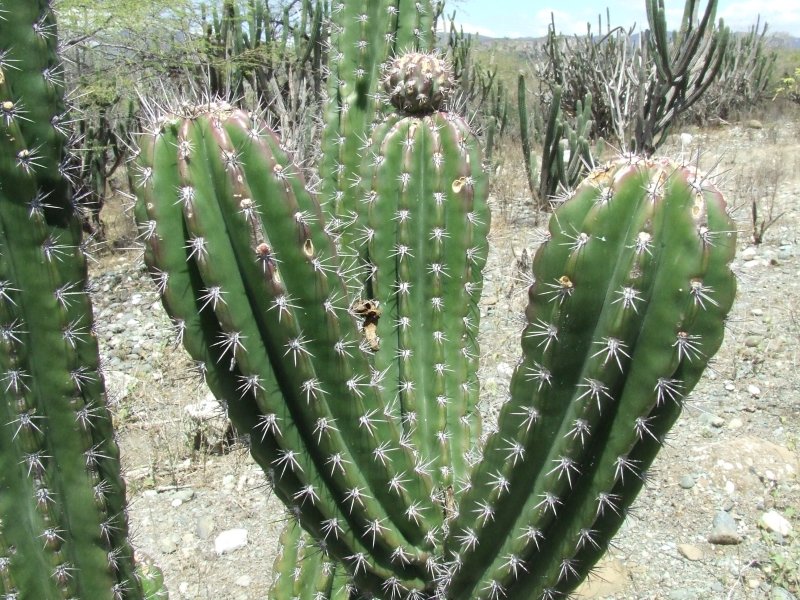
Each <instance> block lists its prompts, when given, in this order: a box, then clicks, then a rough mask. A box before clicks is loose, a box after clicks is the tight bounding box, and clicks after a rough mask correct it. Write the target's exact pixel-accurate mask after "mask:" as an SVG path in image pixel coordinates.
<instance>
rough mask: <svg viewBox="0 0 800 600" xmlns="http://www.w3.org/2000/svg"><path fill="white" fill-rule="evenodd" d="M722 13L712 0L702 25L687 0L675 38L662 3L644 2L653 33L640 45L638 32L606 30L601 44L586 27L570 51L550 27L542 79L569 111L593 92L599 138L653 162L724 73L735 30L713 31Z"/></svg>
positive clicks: (694, 2)
mask: <svg viewBox="0 0 800 600" xmlns="http://www.w3.org/2000/svg"><path fill="white" fill-rule="evenodd" d="M716 7H717V1H716V0H708V2H707V3H706V7H705V10H704V11H703V13H702V16H701V18H700V19H699V20H697V16H698V8H699V7H698V1H697V0H686V2H685V5H684V12H683V18H682V20H681V28H680V30H679V31H678V32H676V33H675V34H674V35H669V33H668V31H667V21H666V16H665V10H664V2H663V0H646V8H647V20H648V26H649V29H646V30H644V31H643V32H642V34H641V36H639V40H638V43H634V40H633V29H630V30H628V31H627V32H626V31H624V30H622V29H621V28H619V27H617V28H614V29H611V28H610V26H608V31H607V33H606V34H605V35H603V36H601V37H598V36H596V35H594V34H592V31H591V29H590V28H588V27H587V34H586V36H583V37H581V38H576V40H575V42H574V43H573V44H572V45H570V43H569V42H567V41H564V42H563V43H562V42H561V41H560V40H559V39H558V38H557V36H556V35H555V24H551V27H550V30H549V32H548V39H547V44H546V49H545V53H546V57H545V67H544V69H543V70H542V71H541V72H540V73H539V75H540V78H542V79H544V80H546V81H547V83H548V84H549V85H550V87H551V88H552V87H553V86H555V85H560V86H562V88H563V89H564V92H565V99H566V100H567V106H570V105H573V104H576V103H577V101H578V100H579V99H581V98H584V97H585V96H586V94H587V93H591V95H592V98H593V100H594V104H593V108H592V114H593V121H594V123H595V128H596V132H597V134H598V135H602V136H604V137H606V138H608V139H612V140H614V142H615V143H616V144H618V145H619V147H621V148H622V149H623V150H625V151H632V152H637V153H640V154H647V155H652V154H653V153H654V152H655V151H656V150H657V149H658V148H659V147H660V146H661V145H662V144H663V143H664V141H665V140H666V138H667V136H668V134H669V131H670V128H671V126H672V125H673V124H674V123H675V121H676V119H677V118H678V117H679V116H680V115H681V114H682V113H684V112H685V111H687V110H688V109H689V108H691V107H692V106H693V105H694V104H695V103H696V102H697V101H698V100H699V99H700V98H701V97H702V95H703V94H704V93H705V92H706V90H707V89H708V88H709V86H710V85H711V84H712V83H713V82H714V81H715V80H716V79H717V77H718V76H719V74H720V72H721V68H722V64H723V61H724V59H725V56H726V50H727V48H728V46H729V39H730V31H729V30H728V29H727V28H726V27H725V25H724V23H723V22H722V21H721V20H720V22H719V24H718V25H717V26H715V25H714V17H715V14H716ZM599 32H600V27H599V26H598V33H599Z"/></svg>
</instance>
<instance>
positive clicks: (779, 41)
mask: <svg viewBox="0 0 800 600" xmlns="http://www.w3.org/2000/svg"><path fill="white" fill-rule="evenodd" d="M465 33H468V32H465ZM638 35H639V34H634V39H638ZM734 35H747V32H736V33H734ZM567 37H571V36H567ZM545 39H546V36H541V37H520V38H508V37H501V38H493V37H489V36H486V35H480V34H473V36H472V40H473V43H474V44H476V45H477V47H478V48H480V49H483V50H486V49H489V48H494V49H498V46H500V47H501V48H506V49H513V50H523V49H525V48H530V47H533V46H537V45H539V44H541V43H543V42H544V41H545ZM767 39H768V40H769V46H770V47H772V48H775V49H785V50H796V49H800V37H795V36H792V35H789V34H788V33H768V34H767Z"/></svg>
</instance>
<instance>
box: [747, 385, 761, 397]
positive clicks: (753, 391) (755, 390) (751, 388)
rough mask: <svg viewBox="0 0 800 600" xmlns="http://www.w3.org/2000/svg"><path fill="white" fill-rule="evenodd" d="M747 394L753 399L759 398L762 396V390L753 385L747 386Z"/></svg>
mask: <svg viewBox="0 0 800 600" xmlns="http://www.w3.org/2000/svg"><path fill="white" fill-rule="evenodd" d="M747 393H748V394H750V395H751V396H752V397H753V398H758V397H759V396H761V388H760V387H758V386H757V385H753V384H752V383H751V384H750V385H748V386H747Z"/></svg>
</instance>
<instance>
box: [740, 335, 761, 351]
mask: <svg viewBox="0 0 800 600" xmlns="http://www.w3.org/2000/svg"><path fill="white" fill-rule="evenodd" d="M760 343H761V336H760V335H748V336H747V337H746V338H744V345H745V346H746V347H747V348H758V345H759V344H760Z"/></svg>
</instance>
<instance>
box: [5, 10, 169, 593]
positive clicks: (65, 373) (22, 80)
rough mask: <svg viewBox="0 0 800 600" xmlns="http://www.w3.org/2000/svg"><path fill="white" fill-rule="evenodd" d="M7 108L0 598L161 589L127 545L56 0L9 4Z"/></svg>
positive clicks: (121, 484)
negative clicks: (74, 180) (76, 186)
mask: <svg viewBox="0 0 800 600" xmlns="http://www.w3.org/2000/svg"><path fill="white" fill-rule="evenodd" d="M0 111H2V114H1V115H0V596H2V597H3V598H19V599H30V600H33V599H36V600H55V599H63V598H85V599H87V600H88V599H98V600H101V599H108V600H123V599H134V598H144V597H148V598H150V597H152V598H156V597H160V596H158V595H157V594H159V593H160V592H161V591H162V590H161V589H160V584H159V581H158V572H157V570H154V569H148V571H147V573H146V574H145V573H142V574H143V575H144V577H145V579H146V580H147V584H148V587H149V589H150V590H151V592H150V593H149V594H148V595H147V596H145V594H144V592H143V590H142V589H141V583H140V581H139V578H138V575H137V572H136V568H135V565H134V560H133V551H132V548H131V546H130V544H129V543H128V540H127V533H128V526H127V516H126V513H125V485H124V482H123V480H122V477H121V475H120V464H119V452H118V449H117V445H116V442H115V441H114V436H113V431H112V422H111V416H110V414H109V413H108V411H107V409H106V400H105V394H104V389H103V379H102V375H101V373H100V369H99V355H98V347H97V340H96V339H95V335H94V331H93V321H92V311H91V304H90V300H89V296H88V293H87V290H86V286H87V278H86V258H85V254H84V249H83V246H82V242H81V223H80V219H79V217H78V215H77V209H76V206H75V205H74V204H73V200H72V196H71V181H70V178H71V174H74V173H73V172H72V170H71V169H70V167H69V158H68V155H67V152H66V142H67V137H68V135H67V131H66V129H67V127H68V123H67V117H66V107H65V103H64V90H63V79H62V71H61V66H60V62H59V59H58V56H57V38H56V26H55V20H54V18H53V13H52V10H51V8H50V5H49V2H46V1H45V0H4V1H3V2H2V3H0Z"/></svg>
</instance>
